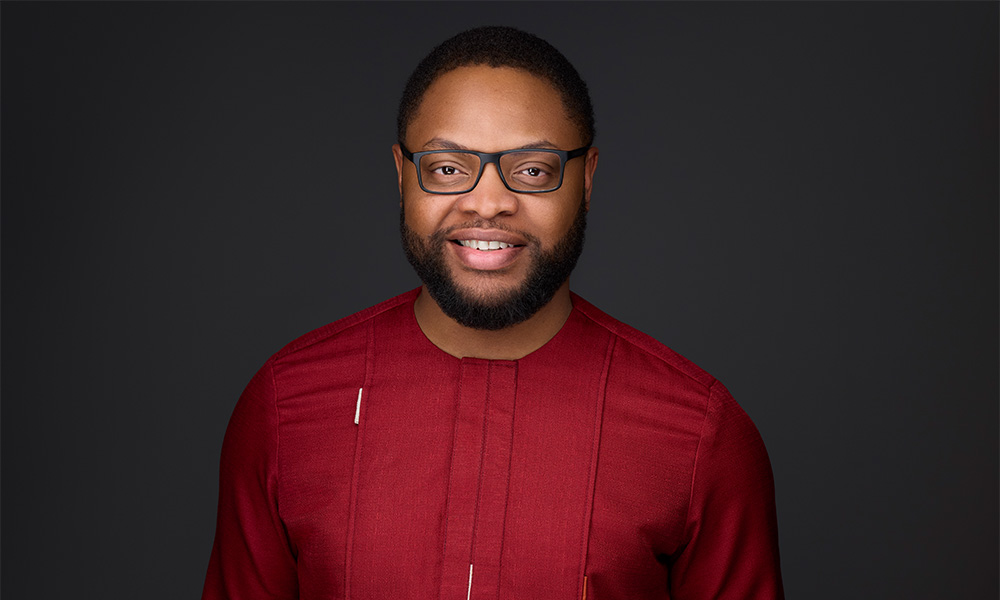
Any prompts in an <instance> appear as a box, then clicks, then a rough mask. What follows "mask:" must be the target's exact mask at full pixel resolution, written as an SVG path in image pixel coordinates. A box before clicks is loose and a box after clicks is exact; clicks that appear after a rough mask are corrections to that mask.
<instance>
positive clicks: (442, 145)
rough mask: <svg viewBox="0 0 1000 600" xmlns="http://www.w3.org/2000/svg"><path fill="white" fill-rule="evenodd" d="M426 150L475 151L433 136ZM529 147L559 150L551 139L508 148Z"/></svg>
mask: <svg viewBox="0 0 1000 600" xmlns="http://www.w3.org/2000/svg"><path fill="white" fill-rule="evenodd" d="M423 148H424V150H469V151H473V150H472V148H469V147H467V146H463V145H462V144H459V143H457V142H453V141H451V140H446V139H444V138H433V139H431V140H430V141H428V142H427V143H426V144H424V146H423ZM529 148H546V149H550V150H558V149H559V147H558V146H556V145H555V144H553V143H552V142H550V141H549V140H535V141H533V142H529V143H527V144H524V145H523V146H518V147H516V148H507V150H527V149H529Z"/></svg>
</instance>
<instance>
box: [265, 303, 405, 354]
mask: <svg viewBox="0 0 1000 600" xmlns="http://www.w3.org/2000/svg"><path fill="white" fill-rule="evenodd" d="M419 292H420V288H416V289H413V290H410V291H408V292H405V293H403V294H400V295H398V296H396V297H394V298H390V299H389V300H386V301H384V302H380V303H379V304H376V305H375V306H371V307H368V308H366V309H364V310H362V311H358V312H356V313H354V314H353V315H350V316H347V317H344V318H342V319H339V320H337V321H334V322H333V323H329V324H327V325H324V326H323V327H320V328H318V329H314V330H312V331H310V332H309V333H307V334H305V335H302V336H300V337H298V338H296V339H294V340H292V341H291V342H289V343H288V344H287V345H285V347H284V348H282V349H281V350H279V351H278V352H276V353H275V354H274V355H273V356H271V359H270V360H269V361H268V362H270V363H273V364H280V363H284V362H289V361H294V360H295V359H297V358H298V357H300V356H302V355H308V354H311V353H314V352H322V351H323V350H325V349H327V348H328V347H329V346H330V345H341V344H347V345H351V340H352V339H355V338H356V339H357V341H358V343H361V344H362V345H363V344H364V339H365V337H366V331H367V326H368V325H369V324H370V323H372V321H374V320H375V319H377V318H378V317H379V316H380V315H383V314H385V313H387V312H390V311H392V310H395V309H399V308H404V307H407V306H412V305H413V302H414V300H416V298H417V295H418V294H419Z"/></svg>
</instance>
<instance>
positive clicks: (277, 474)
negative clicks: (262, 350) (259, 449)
mask: <svg viewBox="0 0 1000 600" xmlns="http://www.w3.org/2000/svg"><path fill="white" fill-rule="evenodd" d="M267 365H268V369H267V370H268V374H269V375H270V376H271V399H272V400H271V401H272V404H273V406H274V481H275V483H274V486H275V497H276V502H277V504H278V506H277V513H278V518H281V456H280V454H279V450H280V448H281V434H280V433H279V429H280V428H281V414H280V413H279V412H278V381H277V379H276V378H275V376H274V362H273V361H268V363H267Z"/></svg>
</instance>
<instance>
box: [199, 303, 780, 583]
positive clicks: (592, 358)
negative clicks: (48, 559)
mask: <svg viewBox="0 0 1000 600" xmlns="http://www.w3.org/2000/svg"><path fill="white" fill-rule="evenodd" d="M418 294H419V289H418V290H413V291H411V292H408V293H406V294H403V295H401V296H398V297H396V298H394V299H392V300H389V301H387V302H384V303H382V304H380V305H378V306H375V307H372V308H369V309H367V310H365V311H362V312H360V313H357V314H355V315H353V316H351V317H348V318H346V319H343V320H340V321H338V322H336V323H333V324H331V325H328V326H326V327H323V328H321V329H318V330H316V331H314V332H312V333H310V334H307V335H305V336H303V337H302V338H299V339H298V340H296V341H295V342H293V343H291V344H289V345H288V346H287V347H285V348H284V349H283V350H281V351H280V352H278V353H277V354H275V355H274V356H273V357H271V359H270V360H268V361H267V363H266V364H265V365H264V366H263V367H262V368H261V370H260V371H259V372H258V373H257V375H256V376H255V377H254V378H253V379H252V380H251V382H250V384H249V385H248V386H247V388H246V391H245V392H244V393H243V395H242V396H241V398H240V400H239V402H238V403H237V406H236V409H235V411H234V413H233V416H232V419H231V421H230V423H229V427H228V430H227V432H226V437H225V441H224V443H223V450H222V465H221V470H220V491H219V516H218V526H217V530H216V537H215V544H214V547H213V549H212V555H211V559H210V561H209V568H208V577H207V579H206V582H205V588H204V593H203V598H204V599H206V600H208V599H216V598H233V599H244V600H253V599H258V598H308V599H320V598H322V599H334V598H336V599H341V598H352V599H358V600H361V599H390V598H391V599H398V598H413V599H429V598H442V599H449V600H450V599H455V600H465V599H467V598H469V599H477V600H478V599H485V598H490V599H497V598H501V599H508V598H509V599H519V600H526V599H533V600H555V599H566V600H573V599H581V598H586V599H590V600H611V599H631V600H636V599H644V598H658V599H663V598H674V599H694V598H698V599H700V598H733V599H737V598H738V599H741V600H745V599H748V598H769V599H770V598H781V597H782V588H781V576H780V572H779V560H778V543H777V526H776V519H775V507H774V484H773V479H772V475H771V468H770V463H769V461H768V458H767V453H766V451H765V449H764V445H763V443H762V441H761V439H760V436H759V435H758V433H757V430H756V429H755V428H754V426H753V424H752V423H751V421H750V419H749V418H748V417H747V416H746V414H745V413H744V412H743V411H742V410H741V409H740V408H739V406H738V405H737V404H736V403H735V402H734V401H733V399H732V398H731V397H730V395H729V393H728V392H727V391H726V389H725V388H724V387H723V386H722V385H721V384H720V383H719V382H718V381H716V380H715V379H713V378H712V377H711V376H710V375H708V374H706V373H705V372H703V371H701V370H700V369H698V368H697V367H696V366H694V365H693V364H691V363H690V362H688V361H687V360H685V359H684V358H682V357H680V356H679V355H677V354H676V353H674V352H672V351H671V350H669V349H668V348H666V347H665V346H663V345H661V344H660V343H658V342H656V341H655V340H653V339H652V338H650V337H648V336H645V335H643V334H641V333H639V332H637V331H636V330H634V329H632V328H630V327H628V326H626V325H624V324H622V323H620V322H618V321H615V320H614V319H612V318H611V317H609V316H607V315H605V314H604V313H602V312H601V311H599V310H598V309H596V308H594V307H593V306H592V305H590V304H589V303H587V302H586V301H584V300H583V299H581V298H580V297H578V296H576V295H574V296H573V311H572V312H571V314H570V316H569V318H568V320H567V321H566V324H565V325H564V326H563V328H562V329H561V330H560V331H559V333H558V334H556V336H555V337H554V338H553V339H552V340H550V341H549V342H548V343H547V344H546V345H545V346H543V347H542V348H540V349H539V350H536V351H535V352H533V353H531V354H529V355H528V356H526V357H524V358H522V359H520V360H516V361H503V360H482V359H475V358H464V359H458V358H455V357H453V356H451V355H448V354H446V353H445V352H443V351H441V350H440V349H438V348H437V347H435V346H434V345H433V344H432V343H431V342H430V341H429V340H428V339H427V338H426V337H425V336H424V335H423V332H421V330H420V328H419V326H418V325H417V323H416V319H415V317H414V313H413V302H414V300H415V299H416V297H417V295H418ZM359 390H361V392H360V402H359V401H358V398H359ZM356 418H357V424H355V419H356ZM470 582H471V583H470Z"/></svg>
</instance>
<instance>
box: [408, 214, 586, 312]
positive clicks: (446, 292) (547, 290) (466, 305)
mask: <svg viewBox="0 0 1000 600" xmlns="http://www.w3.org/2000/svg"><path fill="white" fill-rule="evenodd" d="M463 227H483V228H490V229H501V230H508V229H509V228H507V227H504V226H503V225H500V224H498V223H495V222H492V221H483V220H479V221H477V222H475V223H472V224H466V225H463ZM586 229H587V210H586V208H585V206H584V202H583V201H582V199H581V201H580V209H579V210H578V211H577V213H576V218H575V219H574V220H573V224H572V226H570V228H569V231H567V232H566V235H564V236H563V237H562V238H561V239H560V240H559V241H558V242H557V243H556V245H555V247H553V248H552V250H550V251H547V252H543V251H542V250H541V249H540V244H539V242H538V238H536V237H534V236H531V235H526V234H525V233H523V232H518V234H519V235H520V236H522V237H524V238H525V239H527V241H528V243H529V245H530V246H529V248H528V252H530V253H531V261H532V266H531V271H530V272H529V273H528V276H527V277H526V278H525V280H524V283H522V284H521V285H520V286H519V287H517V288H514V289H511V290H508V291H506V292H503V293H501V294H498V295H494V296H491V297H490V299H489V300H488V301H487V300H481V299H478V298H473V297H471V296H470V295H469V294H467V293H466V292H464V291H463V290H461V289H459V287H458V286H457V285H456V284H455V280H454V279H452V277H451V275H450V274H449V273H448V269H447V267H446V266H445V263H444V251H445V244H449V243H451V242H449V241H448V239H447V238H446V235H447V234H446V233H445V232H444V231H437V232H435V233H433V234H432V235H430V236H429V237H428V238H427V241H426V242H425V241H424V240H422V239H420V237H419V236H418V235H417V234H416V233H414V232H413V230H412V229H410V227H409V225H407V224H406V216H405V213H404V211H403V210H400V213H399V231H400V235H401V237H402V239H403V250H404V251H405V252H406V258H407V260H409V261H410V264H411V265H413V269H414V270H415V271H416V272H417V276H418V277H420V280H421V281H423V282H424V285H425V286H427V291H428V292H429V293H430V295H431V298H433V299H434V301H435V302H437V304H438V306H440V307H441V310H442V311H444V314H446V315H448V316H449V317H451V318H452V319H454V320H455V321H457V322H459V323H460V324H462V325H464V326H466V327H471V328H472V329H486V330H490V331H497V330H499V329H504V328H505V327H510V326H511V325H517V324H518V323H523V322H524V321H527V320H528V319H529V318H531V316H532V315H534V314H535V313H536V312H538V311H539V309H541V308H542V307H543V306H545V305H546V304H548V303H549V301H550V300H552V297H553V296H555V293H556V291H557V290H558V289H559V288H560V287H561V286H562V284H563V283H565V282H566V280H567V279H569V275H570V273H572V272H573V268H574V267H576V261H577V260H578V259H579V258H580V253H581V252H583V239H584V231H585V230H586Z"/></svg>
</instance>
